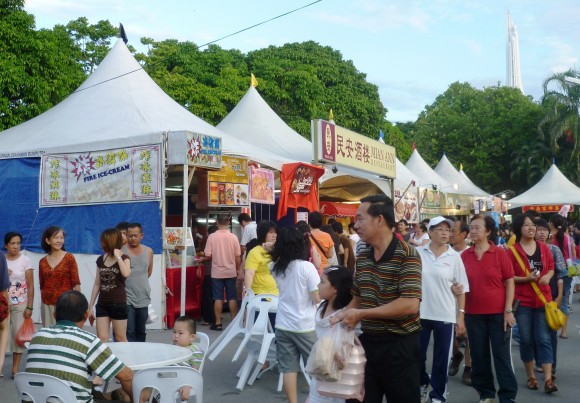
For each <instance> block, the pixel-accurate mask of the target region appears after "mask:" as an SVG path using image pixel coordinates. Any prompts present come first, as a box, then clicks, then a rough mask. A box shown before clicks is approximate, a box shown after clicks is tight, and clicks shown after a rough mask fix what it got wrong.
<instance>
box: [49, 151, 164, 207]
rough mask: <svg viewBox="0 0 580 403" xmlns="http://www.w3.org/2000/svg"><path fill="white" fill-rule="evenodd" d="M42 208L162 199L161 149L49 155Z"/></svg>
mask: <svg viewBox="0 0 580 403" xmlns="http://www.w3.org/2000/svg"><path fill="white" fill-rule="evenodd" d="M40 167H41V168H40V206H41V207H58V206H73V205H86V204H102V203H123V202H133V201H150V200H159V199H161V146H160V145H159V144H154V145H148V146H139V147H126V148H119V149H111V150H104V151H96V152H80V153H71V154H58V155H57V154H45V155H44V156H43V157H42V160H41V165H40Z"/></svg>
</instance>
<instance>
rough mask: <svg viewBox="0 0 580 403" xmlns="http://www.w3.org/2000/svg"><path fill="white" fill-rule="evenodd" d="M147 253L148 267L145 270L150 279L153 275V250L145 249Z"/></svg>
mask: <svg viewBox="0 0 580 403" xmlns="http://www.w3.org/2000/svg"><path fill="white" fill-rule="evenodd" d="M147 253H148V254H149V267H148V268H147V277H151V274H153V249H151V248H147Z"/></svg>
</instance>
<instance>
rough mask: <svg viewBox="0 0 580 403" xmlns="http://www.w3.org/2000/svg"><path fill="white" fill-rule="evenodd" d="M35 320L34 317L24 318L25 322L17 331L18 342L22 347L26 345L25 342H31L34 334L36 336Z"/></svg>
mask: <svg viewBox="0 0 580 403" xmlns="http://www.w3.org/2000/svg"><path fill="white" fill-rule="evenodd" d="M35 331H36V330H35V329H34V322H33V321H32V318H24V322H22V326H20V329H18V333H16V344H18V345H19V346H20V347H24V344H25V343H27V342H30V340H32V336H34V332H35Z"/></svg>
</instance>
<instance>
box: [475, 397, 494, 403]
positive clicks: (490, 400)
mask: <svg viewBox="0 0 580 403" xmlns="http://www.w3.org/2000/svg"><path fill="white" fill-rule="evenodd" d="M479 403H495V399H494V398H492V397H488V398H486V399H481V400H480V401H479Z"/></svg>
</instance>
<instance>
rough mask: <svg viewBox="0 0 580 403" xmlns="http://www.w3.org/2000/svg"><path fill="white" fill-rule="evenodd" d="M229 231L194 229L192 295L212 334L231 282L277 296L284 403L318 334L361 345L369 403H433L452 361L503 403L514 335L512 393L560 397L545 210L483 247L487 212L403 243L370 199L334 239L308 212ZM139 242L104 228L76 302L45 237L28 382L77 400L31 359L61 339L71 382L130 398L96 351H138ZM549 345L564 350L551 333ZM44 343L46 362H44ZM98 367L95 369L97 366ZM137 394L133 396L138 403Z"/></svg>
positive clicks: (234, 307) (67, 272)
mask: <svg viewBox="0 0 580 403" xmlns="http://www.w3.org/2000/svg"><path fill="white" fill-rule="evenodd" d="M238 221H239V222H240V223H241V224H242V228H243V229H242V237H241V239H240V240H238V238H237V237H236V236H235V235H234V234H233V233H232V232H231V231H230V228H231V216H230V215H229V214H221V215H219V216H218V217H217V220H216V224H217V225H216V226H214V227H210V228H208V234H209V235H208V237H207V241H206V243H205V245H204V248H203V252H204V253H203V257H202V260H205V261H207V264H208V273H209V279H210V281H209V282H208V284H206V285H205V286H206V287H210V290H209V292H206V290H204V293H205V295H206V299H204V301H203V304H202V305H207V304H208V299H209V300H210V303H211V306H212V307H213V309H208V307H207V306H202V309H203V311H204V321H205V322H207V324H210V325H211V329H212V330H216V331H220V330H222V329H223V325H222V322H221V319H222V314H223V312H222V311H223V303H224V301H225V302H227V306H228V308H229V312H230V315H231V316H232V318H233V317H235V315H236V314H237V311H238V300H239V299H240V296H239V295H238V292H237V284H239V283H241V287H242V295H243V294H244V293H246V292H249V291H246V290H251V291H252V292H253V294H255V295H260V294H272V295H277V296H279V306H278V310H277V313H276V314H271V315H270V321H271V323H272V326H273V328H274V329H275V333H276V351H277V364H278V366H279V370H280V372H281V373H283V385H284V392H285V394H286V397H287V398H288V400H289V401H290V402H291V403H294V402H297V400H298V393H297V375H298V372H300V359H302V360H303V361H304V362H306V361H307V359H308V356H309V354H310V352H311V350H312V347H313V345H314V343H315V342H316V340H317V339H318V338H321V337H323V336H325V335H328V333H329V332H330V329H331V327H332V326H344V327H346V328H347V329H352V330H355V329H356V331H357V332H358V334H359V338H360V342H361V344H362V346H363V348H364V350H365V353H366V357H367V363H366V367H365V401H367V402H381V401H382V400H383V398H384V397H386V399H387V401H389V403H393V402H394V403H397V402H401V403H408V402H422V403H423V402H427V401H429V402H432V403H437V402H445V401H446V399H447V381H448V376H453V375H455V374H456V373H457V372H458V369H459V365H460V364H461V362H462V361H463V359H465V367H464V372H463V375H462V379H463V381H464V383H465V384H467V385H469V386H473V387H474V388H475V389H476V391H477V392H478V393H479V396H480V399H481V400H480V401H481V402H484V403H486V402H492V401H495V398H496V395H497V397H498V398H499V401H500V402H513V401H515V399H516V396H517V391H518V384H517V381H516V377H515V373H514V366H513V364H512V357H511V338H512V333H513V337H514V338H516V339H517V340H518V342H519V350H520V358H521V360H522V363H523V368H524V370H525V371H526V375H527V382H526V387H527V388H529V389H532V390H535V389H539V388H540V383H539V381H538V379H537V377H536V373H542V374H543V385H542V386H543V387H542V389H543V391H544V392H545V393H554V392H557V391H558V386H557V385H556V383H555V379H556V369H557V342H558V334H557V331H554V330H552V329H551V328H550V327H549V326H548V323H547V321H546V317H545V309H544V304H545V303H546V301H548V302H549V301H552V300H554V301H556V302H557V304H558V305H559V306H560V307H561V309H562V311H563V312H564V313H565V314H568V313H569V311H570V292H571V288H572V283H571V278H570V277H569V276H568V272H567V266H568V265H569V262H570V261H571V259H574V258H576V251H577V247H576V244H577V243H576V242H575V241H578V237H579V236H580V225H576V226H573V227H568V225H567V222H566V219H565V218H564V217H562V216H560V215H557V214H556V215H553V216H551V217H550V219H549V221H546V220H544V219H542V218H541V217H540V216H539V214H537V213H535V212H527V213H525V214H521V215H518V216H516V217H515V219H514V222H513V224H512V225H511V227H510V228H509V231H510V232H509V234H510V236H509V238H508V239H505V240H504V242H501V241H499V240H498V239H497V238H498V232H497V228H496V223H495V221H494V220H493V219H492V218H491V217H489V216H485V215H475V216H473V217H472V218H471V220H470V222H469V225H468V224H467V223H466V222H463V221H460V220H457V221H452V220H450V219H447V218H444V217H442V216H437V217H434V218H431V219H429V220H425V221H424V222H421V223H418V224H417V225H415V227H414V231H409V228H408V225H407V223H406V222H404V220H402V221H400V222H398V223H397V222H395V218H394V206H393V202H392V200H391V199H390V198H388V197H387V196H382V195H380V196H379V195H376V196H368V197H366V198H364V199H362V200H361V204H360V206H359V208H358V210H357V214H356V218H355V222H354V223H352V224H350V225H348V228H347V231H348V235H347V234H346V231H345V229H344V228H343V226H342V224H341V223H340V222H337V221H335V220H334V221H331V222H329V223H328V224H324V220H323V216H322V215H321V214H320V213H319V212H311V213H309V215H308V222H305V221H302V222H298V223H297V224H296V225H295V226H290V227H284V228H278V226H277V225H276V223H274V222H272V221H261V222H259V223H256V222H254V221H252V219H251V217H250V216H249V215H247V214H241V215H240V216H239V217H238ZM142 239H143V230H142V227H141V225H140V224H138V223H133V224H129V223H120V224H119V225H118V226H117V227H116V228H110V229H106V230H105V231H103V232H102V234H101V237H100V242H101V246H102V249H103V254H102V255H100V256H99V257H98V259H97V261H96V276H95V282H94V285H93V288H92V292H91V295H90V299H87V298H86V297H85V296H84V295H83V294H82V293H80V280H79V275H78V267H77V264H76V261H75V258H74V256H73V255H72V254H70V253H68V252H66V251H65V247H64V244H65V242H64V241H65V233H64V230H63V229H61V228H59V227H49V228H47V229H46V230H45V231H44V233H43V235H42V239H41V246H42V248H43V250H44V251H45V252H46V254H47V255H46V256H45V257H43V258H42V259H41V261H40V263H39V268H38V279H39V283H40V284H39V285H40V293H41V296H40V297H41V301H42V304H41V317H42V323H43V329H42V330H41V331H39V332H38V333H37V334H36V335H35V337H34V339H33V340H32V342H31V347H30V350H29V354H28V360H27V363H26V370H27V371H33V372H34V371H36V372H43V373H54V371H55V370H56V371H60V372H62V374H61V376H65V377H69V378H68V381H69V382H70V384H71V386H72V387H73V388H74V389H75V391H76V393H77V396H78V397H79V398H81V397H82V398H83V399H86V400H90V392H91V386H92V385H91V384H89V383H88V381H87V379H90V377H86V379H85V377H81V378H82V379H83V380H81V378H79V377H78V374H71V373H70V372H71V371H70V370H68V369H63V368H64V367H66V366H67V365H68V364H66V363H62V362H59V363H58V364H57V362H56V361H55V358H54V356H49V357H45V356H44V354H47V351H48V354H49V355H51V354H55V352H58V351H59V349H62V348H64V344H63V343H64V341H63V340H65V339H67V338H74V339H75V340H77V339H78V340H79V343H78V347H79V348H78V351H77V353H78V356H77V357H76V358H71V359H75V360H79V362H80V361H82V362H83V363H85V364H86V368H85V367H83V370H82V372H83V374H82V375H83V376H84V372H87V373H91V374H92V375H93V379H96V380H97V381H99V380H101V381H104V382H106V381H110V380H111V379H112V378H113V377H117V378H118V379H119V380H120V381H121V385H122V387H123V390H125V392H126V393H127V394H129V395H130V394H131V377H132V373H131V370H130V369H128V368H127V367H126V366H125V365H124V364H123V363H122V362H120V361H118V359H116V358H115V357H114V356H113V355H112V353H111V352H110V350H108V349H107V348H106V347H105V345H104V342H106V341H107V340H109V335H110V333H111V328H112V332H113V337H114V339H115V341H119V342H123V341H145V337H146V333H145V324H146V320H147V307H148V305H149V302H150V286H149V281H148V278H149V276H150V275H151V272H152V265H153V263H152V262H153V253H152V250H151V248H149V247H147V246H145V245H143V244H142V243H141V240H142ZM4 244H5V249H6V255H4V254H3V253H0V289H1V290H2V294H1V296H2V298H1V299H0V300H1V301H2V304H0V352H2V354H0V360H2V361H0V364H3V359H4V352H5V350H6V344H7V341H8V339H9V338H11V339H12V342H11V343H12V344H11V345H12V351H13V354H14V359H13V367H12V375H14V374H15V373H16V372H18V371H19V370H20V367H19V366H20V361H21V355H22V352H23V348H22V347H21V346H19V345H18V344H16V343H15V335H16V331H17V330H18V329H19V327H20V326H21V324H22V322H23V321H24V320H25V319H26V318H30V317H31V314H32V311H33V309H34V308H33V306H34V305H33V303H34V298H35V296H34V276H33V271H34V269H33V267H32V264H31V261H30V259H29V258H28V257H27V256H26V255H24V254H22V253H21V244H22V236H21V235H20V234H19V233H17V232H10V233H8V234H6V236H5V239H4ZM210 311H211V314H210V313H207V312H210ZM206 313H207V315H208V316H207V317H206ZM211 315H212V317H211V318H210V316H211ZM95 317H96V335H92V334H90V333H88V332H86V331H84V330H83V326H84V324H85V322H86V320H87V319H88V320H89V321H91V320H94V318H95ZM210 321H211V322H210ZM91 323H92V322H91ZM8 329H10V331H9V330H8ZM87 335H90V336H87ZM174 335H175V336H174V343H175V344H178V345H183V346H186V347H191V346H192V345H193V339H194V338H195V321H193V320H191V318H189V319H188V318H186V317H182V318H179V319H178V320H176V323H175V328H174ZM465 336H466V337H465ZM559 337H560V338H564V339H565V338H567V333H566V327H565V326H564V327H563V328H562V330H561V332H560V335H559ZM431 338H433V350H432V354H433V356H432V359H431V362H432V366H431V368H430V369H429V370H428V368H427V366H426V363H427V352H428V347H429V345H430V343H431ZM81 339H82V342H80V340H81ZM47 344H50V345H52V346H53V350H47V349H46V345H47ZM461 347H464V350H463V352H461ZM191 348H192V349H193V347H191ZM2 349H3V350H2ZM195 357H197V358H196V359H194V362H192V363H189V364H188V365H190V366H193V367H195V361H196V360H197V361H198V362H199V355H196V356H195ZM492 360H493V365H494V370H492ZM105 361H106V362H109V365H106V366H103V365H102V364H103V362H105ZM63 365H64V367H59V366H63ZM69 367H70V366H69ZM63 374H64V375H63ZM496 382H497V385H498V387H496ZM182 392H183V396H187V395H188V392H187V391H186V390H184V391H182ZM148 393H149V394H150V391H145V392H144V394H143V395H142V396H144V400H146V398H147V397H148V396H149V394H148ZM308 399H309V401H310V402H311V403H316V402H333V403H338V402H339V401H342V400H339V399H336V398H331V397H326V396H322V395H320V394H319V393H318V392H317V388H316V381H314V382H313V383H312V385H311V389H310V394H309V397H308Z"/></svg>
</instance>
